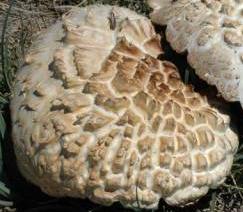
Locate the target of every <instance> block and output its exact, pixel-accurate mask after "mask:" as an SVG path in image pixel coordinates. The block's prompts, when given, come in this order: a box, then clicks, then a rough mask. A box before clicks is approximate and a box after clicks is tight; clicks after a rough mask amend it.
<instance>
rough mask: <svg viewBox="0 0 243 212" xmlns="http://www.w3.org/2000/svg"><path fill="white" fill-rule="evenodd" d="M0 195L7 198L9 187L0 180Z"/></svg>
mask: <svg viewBox="0 0 243 212" xmlns="http://www.w3.org/2000/svg"><path fill="white" fill-rule="evenodd" d="M0 195H2V196H3V197H6V198H8V197H9V196H10V189H9V188H7V187H6V185H5V184H4V183H3V182H1V181H0Z"/></svg>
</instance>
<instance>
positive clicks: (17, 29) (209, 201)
mask: <svg viewBox="0 0 243 212" xmlns="http://www.w3.org/2000/svg"><path fill="white" fill-rule="evenodd" d="M94 3H99V4H112V5H120V6H125V7H128V8H130V9H132V10H135V11H137V12H138V13H141V14H144V15H148V14H149V11H150V10H149V7H148V6H147V5H146V3H145V0H22V1H21V0H9V1H7V0H0V37H1V40H0V49H1V52H0V141H1V142H2V145H1V146H2V148H3V160H2V156H1V154H0V180H1V181H2V182H3V183H4V184H2V183H1V182H0V199H1V200H0V206H1V207H2V209H0V211H14V208H17V209H18V211H27V212H35V211H52V212H54V211H65V212H67V211H68V212H69V211H75V212H77V211H93V212H98V211H128V210H126V209H123V208H122V207H121V206H120V205H119V204H115V205H114V206H112V207H109V208H105V207H102V206H98V205H95V204H92V203H91V202H89V201H88V200H74V199H69V198H67V199H61V200H59V199H55V198H51V197H48V196H46V195H44V194H43V193H41V192H40V191H39V189H37V188H36V187H34V186H32V185H30V184H28V183H27V182H26V181H25V180H24V179H23V178H22V177H21V176H20V175H19V173H18V171H17V168H16V164H15V162H14V154H13V149H12V146H11V137H10V129H11V122H10V117H9V109H8V102H9V97H10V95H11V87H12V84H13V82H14V75H15V73H16V70H17V69H18V68H19V67H20V66H21V64H22V61H23V57H24V55H25V54H26V50H27V49H28V46H29V45H30V44H31V42H32V38H33V37H34V35H35V34H36V33H38V32H39V31H41V29H43V28H46V27H48V26H49V25H50V24H51V23H53V22H54V21H55V20H56V19H57V18H59V17H60V16H61V14H62V13H63V12H65V11H67V10H69V9H70V8H71V7H72V6H86V5H88V4H94ZM158 31H161V28H159V29H158ZM163 46H164V48H165V50H166V54H165V55H164V56H163V59H167V60H170V61H172V62H174V63H175V64H176V65H177V66H178V67H179V70H180V74H181V75H182V79H185V82H186V83H191V84H193V85H194V86H195V88H196V90H197V91H198V92H200V93H201V94H204V95H207V96H208V98H209V99H210V100H211V104H212V105H214V106H215V107H218V108H219V109H220V110H223V111H224V112H225V113H227V114H229V115H230V116H231V118H232V123H234V125H233V127H234V129H235V130H236V131H238V132H239V136H240V139H241V140H242V139H243V112H242V109H241V107H240V105H239V104H238V103H234V104H233V103H232V104H230V103H226V102H225V101H223V100H222V99H219V98H217V97H216V90H215V88H214V87H210V86H208V85H207V84H206V83H204V82H202V81H201V80H199V79H198V78H197V77H196V76H195V74H194V72H193V70H191V69H190V67H189V66H188V64H187V63H186V62H185V61H186V60H185V56H179V55H176V54H175V53H174V52H173V51H172V50H171V48H170V46H169V45H168V44H167V43H166V42H164V43H163ZM222 105H223V107H222ZM2 137H3V138H2ZM0 151H1V148H0ZM2 163H4V167H2V165H1V164H2ZM2 169H3V170H2ZM242 171H243V146H240V149H239V152H238V154H237V155H236V157H235V162H234V165H233V168H232V173H231V176H230V177H229V178H228V179H227V181H226V182H225V184H224V185H223V186H222V187H220V188H219V189H217V190H214V191H211V192H209V194H208V195H206V197H204V198H202V199H201V200H200V201H199V202H198V203H197V204H195V205H193V206H190V207H186V208H184V209H178V208H172V207H169V206H167V205H166V204H165V203H164V202H162V201H161V204H160V208H159V211H167V212H169V211H243V208H241V205H242V204H243V179H242ZM5 184H7V186H8V187H9V188H10V191H9V190H8V188H7V187H6V186H5ZM12 203H13V204H14V206H12V209H9V208H8V207H5V206H11V204H12Z"/></svg>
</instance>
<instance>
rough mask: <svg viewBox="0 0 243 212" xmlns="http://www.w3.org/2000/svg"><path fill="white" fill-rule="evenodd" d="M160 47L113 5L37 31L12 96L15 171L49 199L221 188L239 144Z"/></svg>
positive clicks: (136, 202)
mask: <svg viewBox="0 0 243 212" xmlns="http://www.w3.org/2000/svg"><path fill="white" fill-rule="evenodd" d="M111 13H114V14H115V16H116V17H117V19H116V21H117V22H116V27H115V29H114V26H112V27H111V23H110V21H109V17H110V15H111ZM114 14H113V15H114ZM161 51H162V50H161V48H160V38H159V36H158V35H156V33H155V32H154V29H153V26H152V24H151V22H150V21H149V20H148V19H146V18H145V17H142V16H140V15H137V14H135V13H134V12H132V11H129V10H127V9H124V8H119V7H110V6H90V7H87V8H82V9H81V8H77V9H74V10H72V11H70V12H69V13H68V14H66V15H64V16H63V19H62V20H61V21H60V22H57V23H56V24H55V25H53V26H52V27H51V28H49V29H47V30H46V32H43V33H42V34H41V35H40V36H39V38H38V39H37V40H36V41H35V42H34V44H33V46H32V47H31V49H30V52H29V54H28V56H27V57H26V60H25V64H24V66H23V67H22V69H20V70H19V72H18V74H17V79H16V84H15V87H14V96H13V98H12V101H11V113H12V123H13V141H14V148H15V153H16V157H17V162H18V166H19V169H20V171H21V173H22V174H23V176H25V177H26V178H27V179H28V180H29V181H30V182H32V183H34V184H36V185H38V186H39V187H40V188H41V189H42V190H43V191H44V192H46V193H48V194H49V195H52V196H56V197H62V196H70V197H80V198H89V199H90V200H92V201H94V202H97V203H100V204H103V205H111V204H112V203H113V202H115V201H120V202H121V203H122V204H123V205H124V206H125V207H138V206H139V207H142V208H156V207H157V206H158V202H159V200H160V198H163V199H164V200H165V201H166V202H167V203H168V204H170V205H184V204H187V203H190V202H194V201H196V200H197V199H198V198H199V197H201V196H203V195H205V194H206V193H207V191H208V189H209V188H211V187H217V186H218V185H220V184H221V183H222V182H223V181H224V179H225V177H226V175H227V174H228V173H229V171H230V168H231V165H232V160H233V154H234V153H235V151H236V149H237V145H238V139H237V137H236V135H235V134H234V132H233V131H231V130H230V128H229V117H228V116H226V115H223V114H221V113H220V112H218V111H217V110H216V109H214V108H212V107H210V106H209V104H208V103H207V100H206V99H205V98H202V97H201V96H200V95H199V94H197V93H196V92H194V91H193V89H192V88H191V87H190V86H186V85H184V84H183V83H182V82H181V80H180V77H179V74H178V72H177V69H176V67H175V66H174V65H173V64H171V63H169V62H166V61H159V60H157V59H155V57H157V55H158V54H160V53H161Z"/></svg>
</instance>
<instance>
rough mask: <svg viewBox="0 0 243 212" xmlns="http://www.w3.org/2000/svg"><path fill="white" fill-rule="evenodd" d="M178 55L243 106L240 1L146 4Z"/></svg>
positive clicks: (157, 1) (242, 16)
mask: <svg viewBox="0 0 243 212" xmlns="http://www.w3.org/2000/svg"><path fill="white" fill-rule="evenodd" d="M148 3H149V5H150V6H151V7H152V8H153V9H154V11H153V12H152V13H151V18H152V20H153V21H154V22H155V23H157V24H160V25H164V26H165V25H166V26H167V28H166V37H167V40H168V41H169V42H170V44H171V46H172V48H173V49H175V50H176V51H177V52H178V53H183V52H187V53H188V62H189V63H190V65H191V66H192V67H193V68H194V69H195V72H196V74H198V76H199V77H200V78H202V79H204V80H205V81H207V82H208V83H209V84H211V85H215V86H216V87H217V89H218V91H219V93H220V94H222V96H223V97H224V98H225V99H226V100H228V101H240V102H241V104H242V105H243V1H242V0H203V1H202V0H176V1H175V0H148Z"/></svg>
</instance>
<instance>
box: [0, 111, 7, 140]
mask: <svg viewBox="0 0 243 212" xmlns="http://www.w3.org/2000/svg"><path fill="white" fill-rule="evenodd" d="M5 130H6V123H5V120H4V118H3V115H2V113H0V138H2V139H3V138H4V134H5Z"/></svg>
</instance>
